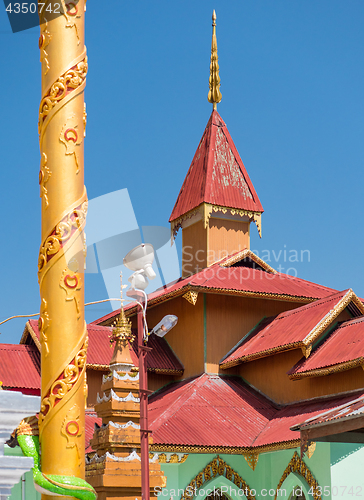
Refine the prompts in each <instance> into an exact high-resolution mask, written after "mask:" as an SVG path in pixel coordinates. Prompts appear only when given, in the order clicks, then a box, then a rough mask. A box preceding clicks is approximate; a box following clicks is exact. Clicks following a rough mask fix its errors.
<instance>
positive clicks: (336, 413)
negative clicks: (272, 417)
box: [292, 396, 364, 431]
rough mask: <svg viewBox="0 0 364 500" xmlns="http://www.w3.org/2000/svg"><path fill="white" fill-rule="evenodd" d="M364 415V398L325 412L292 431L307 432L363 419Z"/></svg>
mask: <svg viewBox="0 0 364 500" xmlns="http://www.w3.org/2000/svg"><path fill="white" fill-rule="evenodd" d="M363 415H364V396H360V397H359V398H356V399H352V400H350V401H349V402H346V403H344V404H342V405H339V406H336V407H335V408H333V409H330V410H328V411H324V412H323V413H320V414H319V415H315V416H314V417H311V418H309V419H307V420H305V421H304V422H303V423H301V424H298V425H294V426H292V430H295V431H296V430H301V429H302V430H305V429H309V428H311V427H315V426H321V425H324V424H328V423H330V422H333V423H334V422H337V421H338V420H340V421H346V420H352V419H355V418H359V417H363Z"/></svg>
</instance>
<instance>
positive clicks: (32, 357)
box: [0, 344, 40, 390]
mask: <svg viewBox="0 0 364 500" xmlns="http://www.w3.org/2000/svg"><path fill="white" fill-rule="evenodd" d="M0 381H1V382H2V383H3V386H4V387H5V388H11V389H13V388H19V389H37V390H40V354H39V351H38V349H37V348H36V347H33V346H29V345H18V344H15V345H14V344H0Z"/></svg>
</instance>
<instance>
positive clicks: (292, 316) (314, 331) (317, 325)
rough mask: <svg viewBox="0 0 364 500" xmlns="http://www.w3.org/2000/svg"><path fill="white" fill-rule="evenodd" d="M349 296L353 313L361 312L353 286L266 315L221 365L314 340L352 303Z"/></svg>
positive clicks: (305, 344)
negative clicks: (309, 302) (276, 314)
mask: <svg viewBox="0 0 364 500" xmlns="http://www.w3.org/2000/svg"><path fill="white" fill-rule="evenodd" d="M349 300H352V301H353V302H354V304H355V305H354V306H353V307H354V308H353V313H354V314H356V315H359V314H360V311H359V310H358V309H357V305H359V307H360V308H361V309H362V310H364V308H363V306H362V304H361V302H360V301H359V299H358V298H357V297H356V295H355V294H354V292H353V291H352V290H345V291H343V292H338V293H335V294H333V295H330V296H328V297H325V298H323V299H320V300H317V301H315V302H312V303H311V304H307V305H305V306H301V307H297V308H296V309H292V310H290V311H285V312H283V313H280V314H278V316H276V317H273V318H266V319H265V320H263V321H262V322H260V323H259V324H258V325H257V327H256V328H255V330H254V331H253V332H252V333H251V334H250V335H249V337H248V338H247V339H245V340H244V341H243V343H242V344H240V345H238V346H237V348H236V349H235V350H234V351H233V352H232V353H231V354H229V356H228V357H227V358H226V359H224V360H223V362H222V363H221V365H220V366H221V367H222V368H228V367H231V366H234V365H236V364H238V363H240V362H244V361H248V360H250V359H254V358H257V357H262V355H269V354H272V353H274V352H278V351H281V350H284V349H292V348H299V347H303V346H307V345H310V344H312V342H314V341H315V340H316V338H318V336H319V335H321V334H322V333H323V332H324V331H325V330H326V329H327V327H328V326H329V324H330V323H331V322H333V321H334V319H335V318H336V317H337V316H338V315H339V314H340V312H341V311H342V310H343V309H345V307H347V306H348V305H349V304H348V301H349Z"/></svg>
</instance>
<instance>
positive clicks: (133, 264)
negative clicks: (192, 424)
mask: <svg viewBox="0 0 364 500" xmlns="http://www.w3.org/2000/svg"><path fill="white" fill-rule="evenodd" d="M153 260H154V250H153V247H152V245H150V244H144V243H143V244H142V245H139V246H138V247H136V248H134V249H133V250H131V251H130V252H129V253H128V254H127V255H126V257H125V258H124V265H125V266H126V267H127V268H128V269H131V270H132V271H134V274H133V275H132V276H130V278H129V280H128V281H130V283H131V287H132V289H131V290H129V291H128V292H126V295H127V296H128V297H131V298H133V299H135V300H136V301H137V303H138V309H137V319H138V358H139V397H140V448H141V470H142V474H141V476H142V477H141V479H142V500H149V499H150V489H149V434H150V432H151V431H150V430H149V426H148V395H149V394H151V392H152V391H149V390H148V374H147V360H146V356H147V354H148V352H149V351H151V350H152V348H151V347H148V346H147V345H146V343H147V341H148V336H149V335H151V334H152V333H154V334H155V335H157V336H159V337H163V336H164V335H165V334H166V333H167V332H168V331H169V330H170V329H171V328H173V327H174V326H175V325H176V323H177V316H172V315H169V316H165V317H164V318H163V319H162V321H160V322H159V323H158V325H157V326H156V327H155V328H153V330H152V331H151V332H150V333H148V330H147V326H146V322H145V311H146V306H147V295H146V293H145V292H144V289H145V288H146V287H147V286H148V278H150V279H154V278H155V276H156V275H155V273H154V271H153V269H152V267H151V265H152V262H153Z"/></svg>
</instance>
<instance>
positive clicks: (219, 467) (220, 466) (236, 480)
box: [181, 456, 255, 500]
mask: <svg viewBox="0 0 364 500" xmlns="http://www.w3.org/2000/svg"><path fill="white" fill-rule="evenodd" d="M217 476H224V477H226V479H228V480H229V481H231V482H232V483H233V484H235V486H237V487H238V488H239V490H243V491H244V492H245V495H246V498H247V499H248V500H255V496H254V495H252V494H251V491H252V490H251V488H250V486H249V485H248V484H247V483H246V482H245V481H244V479H243V478H242V477H241V476H240V475H239V474H238V473H237V472H236V471H235V470H234V469H233V468H232V467H230V465H228V464H227V463H226V462H225V461H224V460H223V459H222V458H220V457H219V456H217V457H216V458H214V459H213V460H211V462H209V463H208V464H207V465H206V467H204V468H203V469H202V471H201V472H199V473H198V474H197V475H196V476H195V477H194V478H193V479H192V481H190V483H189V485H188V486H187V487H186V488H185V490H184V492H183V494H182V495H181V500H191V499H192V498H193V497H194V491H195V489H198V490H199V489H200V488H201V486H203V485H204V484H205V483H207V482H208V481H210V480H211V479H212V478H214V477H217Z"/></svg>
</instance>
